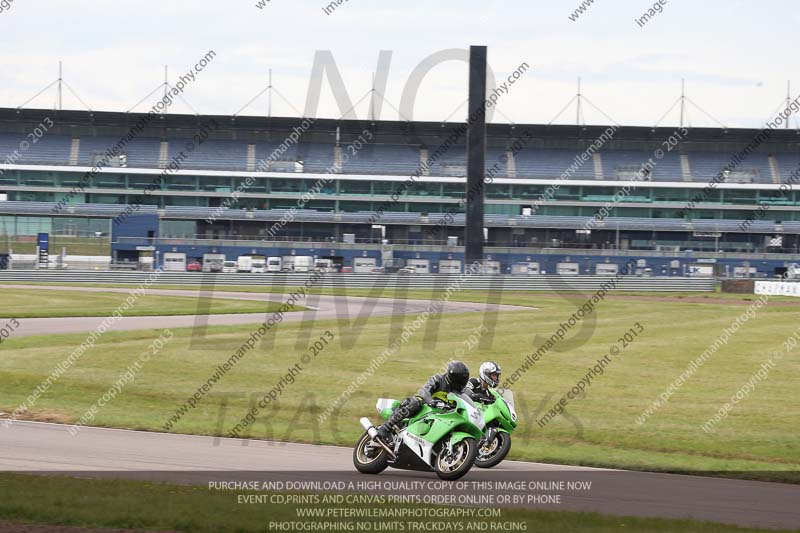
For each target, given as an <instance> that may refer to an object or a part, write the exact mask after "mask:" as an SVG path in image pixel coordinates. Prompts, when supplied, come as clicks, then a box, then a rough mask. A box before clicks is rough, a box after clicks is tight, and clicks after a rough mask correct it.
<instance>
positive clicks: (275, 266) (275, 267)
mask: <svg viewBox="0 0 800 533" xmlns="http://www.w3.org/2000/svg"><path fill="white" fill-rule="evenodd" d="M282 269H283V259H281V258H280V257H267V272H280V271H281V270H282Z"/></svg>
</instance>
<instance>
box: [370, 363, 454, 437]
mask: <svg viewBox="0 0 800 533" xmlns="http://www.w3.org/2000/svg"><path fill="white" fill-rule="evenodd" d="M468 380H469V369H468V368H467V365H465V364H464V363H462V362H461V361H452V362H450V364H449V365H447V371H446V372H445V373H444V374H435V375H433V376H431V378H430V379H429V380H428V381H427V382H426V383H425V385H423V386H422V388H421V389H420V390H419V392H417V395H416V396H412V397H410V398H406V400H405V401H404V402H403V403H402V404H400V407H398V408H397V409H395V410H394V412H393V413H392V416H390V417H389V419H388V420H387V421H386V422H384V423H383V424H382V425H380V426H378V428H377V429H378V435H379V436H380V437H381V438H382V439H383V440H387V441H389V440H391V435H392V428H394V427H395V426H399V425H400V423H401V422H402V421H403V420H404V419H406V418H410V417H412V416H414V415H416V414H417V413H419V411H420V409H422V404H423V403H426V404H428V405H430V406H432V407H437V408H443V407H445V406H446V405H447V393H449V392H455V393H456V394H461V393H463V392H464V388H465V387H466V385H467V381H468Z"/></svg>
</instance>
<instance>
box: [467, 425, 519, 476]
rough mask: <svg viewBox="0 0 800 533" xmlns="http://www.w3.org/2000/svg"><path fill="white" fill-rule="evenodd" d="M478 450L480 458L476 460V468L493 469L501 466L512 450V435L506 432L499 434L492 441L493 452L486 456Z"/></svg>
mask: <svg viewBox="0 0 800 533" xmlns="http://www.w3.org/2000/svg"><path fill="white" fill-rule="evenodd" d="M483 449H484V448H483V447H482V448H480V449H478V456H477V457H476V458H475V466H477V467H478V468H492V467H493V466H497V465H499V464H500V463H501V462H502V461H503V459H505V458H506V455H508V452H509V450H511V435H509V434H508V433H504V432H502V431H501V432H499V433H497V435H496V436H495V438H494V440H493V441H492V446H491V447H490V449H491V451H490V452H489V453H487V454H486V455H481V450H483Z"/></svg>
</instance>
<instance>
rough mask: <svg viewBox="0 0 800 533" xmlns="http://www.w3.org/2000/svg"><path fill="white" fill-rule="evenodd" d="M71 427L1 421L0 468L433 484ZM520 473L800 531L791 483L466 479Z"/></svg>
mask: <svg viewBox="0 0 800 533" xmlns="http://www.w3.org/2000/svg"><path fill="white" fill-rule="evenodd" d="M353 423H354V424H355V423H357V422H356V421H355V420H354V421H353ZM68 427H69V426H64V425H60V424H50V423H43V422H24V421H14V422H12V423H11V425H10V426H9V427H4V424H3V423H2V422H0V470H3V471H27V472H50V473H57V472H61V473H70V474H74V475H81V476H86V477H109V476H113V477H125V478H132V479H147V480H161V481H169V482H173V483H182V484H198V485H207V484H208V482H209V481H211V480H225V481H232V480H255V479H258V480H263V479H294V480H302V479H313V480H317V481H319V480H342V481H364V480H365V479H368V480H375V479H381V480H386V479H396V480H422V481H428V480H436V477H435V475H434V474H433V473H430V474H428V473H421V472H407V471H399V470H392V469H389V470H386V471H385V472H384V473H382V474H380V476H377V477H374V476H364V475H362V474H359V473H358V472H356V471H355V469H354V468H353V466H352V449H350V448H343V447H335V446H316V445H310V444H295V443H278V442H269V441H258V440H250V441H247V440H241V439H226V438H216V437H203V436H191V435H175V434H164V433H149V432H142V431H128V430H119V429H104V428H89V427H86V428H83V429H82V430H81V431H80V432H79V433H78V434H77V435H76V436H74V437H73V436H71V435H70V434H69V432H68ZM103 471H105V472H103ZM389 476H392V477H391V478H389ZM521 478H527V479H582V480H591V481H592V489H591V490H589V491H585V492H572V493H568V494H567V495H565V497H564V499H563V501H562V503H561V504H559V505H537V504H531V505H529V507H531V508H543V509H551V510H574V511H595V512H600V513H603V514H618V515H629V516H630V515H634V516H650V517H666V518H687V517H691V518H694V519H699V520H711V521H716V522H723V523H729V524H738V525H742V526H753V527H756V526H759V527H773V528H797V527H800V506H798V505H797V503H798V502H800V486H796V485H785V484H778V483H763V482H757V481H740V480H731V479H721V478H709V477H699V476H683V475H672V474H653V473H647V472H629V471H620V470H602V469H593V468H585V467H572V466H560V465H548V464H540V463H524V462H517V461H506V462H504V463H502V464H501V465H499V466H498V467H496V468H494V469H491V470H479V469H473V470H472V471H470V473H469V474H468V475H467V476H466V477H465V478H464V480H503V479H509V480H510V479H521ZM522 506H526V505H522Z"/></svg>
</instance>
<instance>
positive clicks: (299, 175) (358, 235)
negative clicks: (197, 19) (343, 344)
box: [0, 109, 800, 275]
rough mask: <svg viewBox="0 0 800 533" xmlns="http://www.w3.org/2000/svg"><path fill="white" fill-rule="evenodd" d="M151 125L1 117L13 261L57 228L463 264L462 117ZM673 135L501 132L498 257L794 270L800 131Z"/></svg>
mask: <svg viewBox="0 0 800 533" xmlns="http://www.w3.org/2000/svg"><path fill="white" fill-rule="evenodd" d="M144 116H145V115H143V114H136V113H113V112H83V111H51V110H34V109H0V157H3V159H2V160H0V161H2V162H4V164H3V165H2V173H1V174H0V200H2V201H0V252H8V250H4V248H13V243H15V242H21V241H23V240H24V239H26V238H34V237H35V235H36V234H37V233H39V232H46V233H50V234H51V235H71V236H75V237H87V238H88V237H91V236H97V237H99V236H105V237H107V238H109V240H110V250H109V251H108V252H107V253H108V254H109V256H110V257H112V258H113V261H114V262H123V261H136V259H137V255H138V254H140V253H142V252H143V251H146V249H151V250H155V251H157V252H159V253H160V254H163V253H165V252H185V253H186V254H187V255H188V256H189V257H190V258H201V257H202V255H203V254H204V253H211V252H214V253H225V254H226V255H228V256H230V257H233V258H235V256H237V255H240V254H246V253H260V254H263V255H268V256H272V255H314V256H318V257H335V258H337V259H338V260H339V262H340V263H342V264H344V265H352V264H353V261H354V260H355V259H356V258H372V259H374V262H375V266H376V267H380V266H382V265H383V266H386V267H387V268H392V267H394V268H396V267H399V266H402V265H403V264H407V263H408V262H409V261H412V260H414V261H417V262H418V261H427V262H428V263H429V264H430V272H437V271H439V266H440V264H441V265H444V264H445V263H440V262H441V261H445V262H446V264H447V269H448V271H452V270H453V269H454V266H453V265H455V264H457V263H458V262H459V261H461V260H462V258H463V224H464V217H463V212H464V197H465V194H466V191H465V182H466V178H465V176H466V151H465V144H466V138H465V134H464V130H465V128H464V126H463V124H458V123H434V122H414V123H405V122H391V121H376V122H370V121H355V120H329V119H315V120H312V119H302V118H266V117H243V116H193V115H162V116H158V117H156V118H155V119H152V117H151V120H147V121H143V120H142V119H143V118H144ZM143 122H146V126H144V127H142V126H141V124H142V123H143ZM137 124H138V126H137ZM675 130H676V128H654V129H652V128H643V127H626V126H586V127H581V126H563V125H549V126H545V125H522V124H511V125H510V124H489V125H488V130H487V134H488V149H487V154H486V167H487V180H486V181H487V183H486V185H485V191H484V192H485V198H486V206H485V210H486V220H485V228H486V229H485V233H486V241H487V248H486V258H487V260H491V261H495V262H496V263H495V264H496V268H497V269H498V270H499V271H501V272H511V271H513V270H514V265H518V264H524V263H531V264H533V263H536V264H538V270H536V271H539V272H547V273H557V272H560V268H561V266H560V265H564V264H571V265H577V273H580V274H594V273H596V272H600V271H606V270H607V269H604V267H603V266H602V265H609V264H612V265H613V264H623V263H625V262H626V261H627V260H629V259H631V258H635V259H636V260H637V261H638V263H639V266H640V267H641V268H640V269H639V270H640V273H652V274H654V275H687V274H691V273H692V272H693V270H692V265H697V264H710V265H716V266H715V267H714V269H715V272H716V273H718V274H722V275H725V274H727V275H773V274H774V272H775V270H776V269H780V268H782V267H783V266H784V265H785V264H787V263H791V262H796V261H797V258H798V257H800V256H798V251H799V250H798V247H799V246H800V240H799V238H798V234H800V209H798V202H800V196H799V194H800V193H798V192H797V190H796V189H797V188H798V187H797V186H798V185H800V132H798V131H795V130H778V129H776V130H768V132H767V133H768V135H763V133H764V132H763V131H759V130H750V129H727V130H726V129H712V128H690V129H688V130H681V129H678V130H679V131H677V132H676V131H675ZM3 199H4V200H3ZM68 252H69V250H68ZM462 266H463V265H462ZM442 270H444V269H442ZM565 272H566V270H565ZM572 273H576V272H572Z"/></svg>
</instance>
